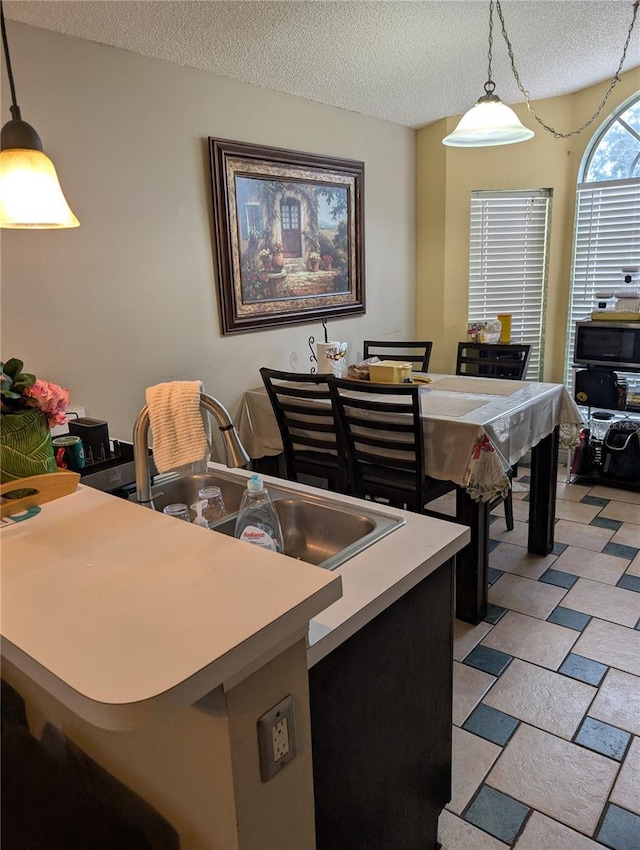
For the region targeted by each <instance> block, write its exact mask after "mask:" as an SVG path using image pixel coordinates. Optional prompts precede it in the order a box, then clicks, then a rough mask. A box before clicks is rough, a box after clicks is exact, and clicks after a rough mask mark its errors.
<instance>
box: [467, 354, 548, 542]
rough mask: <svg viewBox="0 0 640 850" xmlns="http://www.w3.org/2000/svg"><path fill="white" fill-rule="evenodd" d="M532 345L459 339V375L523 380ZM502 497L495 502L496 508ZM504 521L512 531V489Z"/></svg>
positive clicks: (516, 472) (514, 467) (516, 466)
mask: <svg viewBox="0 0 640 850" xmlns="http://www.w3.org/2000/svg"><path fill="white" fill-rule="evenodd" d="M530 353H531V346H530V345H525V344H522V345H521V344H515V343H514V344H512V343H503V344H500V343H495V344H494V343H485V342H459V343H458V358H457V361H456V375H471V376H472V377H481V378H501V379H502V380H506V381H521V380H522V379H523V378H524V375H525V373H526V371H527V364H528V362H529V354H530ZM517 474H518V465H517V464H514V465H513V466H512V467H511V473H510V476H509V477H510V478H511V479H513V478H514V477H515V476H516V475H517ZM500 501H502V500H500V499H498V500H496V501H495V502H492V503H491V505H490V507H491V508H492V509H493V508H494V507H496V506H497V505H499V504H500ZM504 521H505V525H506V527H507V531H513V529H514V527H515V526H514V523H513V495H512V492H511V489H509V492H508V493H507V496H506V497H505V499H504Z"/></svg>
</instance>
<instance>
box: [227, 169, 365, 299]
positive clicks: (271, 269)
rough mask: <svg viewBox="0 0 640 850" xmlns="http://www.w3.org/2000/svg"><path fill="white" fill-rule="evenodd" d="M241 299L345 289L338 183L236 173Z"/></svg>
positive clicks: (343, 217)
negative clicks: (267, 178) (243, 175)
mask: <svg viewBox="0 0 640 850" xmlns="http://www.w3.org/2000/svg"><path fill="white" fill-rule="evenodd" d="M236 204H237V213H238V228H239V234H238V235H239V245H240V268H241V280H242V299H243V301H244V302H245V303H249V302H259V301H265V300H273V299H277V298H284V299H297V298H298V299H300V298H307V297H309V296H319V295H323V294H333V293H340V292H343V293H344V292H348V291H349V244H348V232H347V213H348V196H347V190H346V188H344V187H343V186H329V185H327V184H314V183H294V182H285V181H279V180H265V179H256V178H253V177H242V176H237V177H236Z"/></svg>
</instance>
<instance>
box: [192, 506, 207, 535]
mask: <svg viewBox="0 0 640 850" xmlns="http://www.w3.org/2000/svg"><path fill="white" fill-rule="evenodd" d="M206 507H207V500H206V499H201V501H199V502H196V503H195V504H193V505H191V510H192V511H195V512H196V516H195V519H193V520H192V522H193V524H194V525H200V526H202V527H203V528H209V523H208V522H207V520H206V519H205V518H204V516H203V515H202V511H203V509H204V508H206Z"/></svg>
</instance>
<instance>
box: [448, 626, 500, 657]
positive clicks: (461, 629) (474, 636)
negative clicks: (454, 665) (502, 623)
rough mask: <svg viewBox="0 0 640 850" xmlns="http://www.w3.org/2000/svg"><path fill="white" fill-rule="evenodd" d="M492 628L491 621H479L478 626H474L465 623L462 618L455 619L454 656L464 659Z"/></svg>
mask: <svg viewBox="0 0 640 850" xmlns="http://www.w3.org/2000/svg"><path fill="white" fill-rule="evenodd" d="M492 628H493V627H492V625H491V623H478V625H477V626H472V625H471V624H470V623H463V622H462V620H454V621H453V657H454V658H455V660H456V661H462V659H463V658H465V657H466V656H467V655H468V654H469V653H470V652H471V650H472V649H473V647H474V646H475V645H476V644H478V643H480V641H481V640H482V638H483V637H484V636H485V635H486V634H487V632H490V631H491V629H492Z"/></svg>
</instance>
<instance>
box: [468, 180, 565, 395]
mask: <svg viewBox="0 0 640 850" xmlns="http://www.w3.org/2000/svg"><path fill="white" fill-rule="evenodd" d="M550 201H551V190H549V189H538V190H530V191H521V192H516V191H513V192H508V191H504V192H472V193H471V237H470V248H469V321H470V322H475V321H485V320H490V319H495V318H496V316H497V315H498V313H511V314H512V317H513V318H512V324H511V340H512V342H520V343H529V344H530V345H531V356H530V358H529V366H528V369H527V374H526V377H527V378H529V379H531V380H534V381H535V380H541V376H542V365H543V355H544V351H543V338H544V323H545V309H546V289H547V254H548V251H547V245H548V234H549V216H550Z"/></svg>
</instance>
